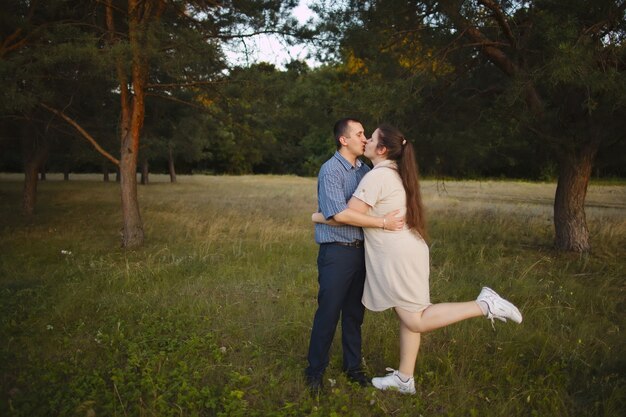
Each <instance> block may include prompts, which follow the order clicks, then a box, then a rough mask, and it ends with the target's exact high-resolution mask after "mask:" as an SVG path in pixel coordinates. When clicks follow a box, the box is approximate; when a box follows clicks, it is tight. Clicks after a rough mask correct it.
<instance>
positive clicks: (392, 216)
mask: <svg viewBox="0 0 626 417" xmlns="http://www.w3.org/2000/svg"><path fill="white" fill-rule="evenodd" d="M368 209H369V206H368V205H367V204H366V203H365V202H364V201H362V200H359V199H358V198H356V197H352V198H351V199H350V201H349V202H348V208H347V209H345V210H344V211H342V212H340V213H337V214H335V215H334V216H333V218H332V219H330V220H326V219H325V218H324V215H323V214H322V213H313V215H312V216H311V220H313V222H315V223H324V224H328V225H330V226H340V225H342V224H349V225H351V226H358V227H371V228H382V229H385V230H402V228H403V227H404V219H403V218H401V217H397V216H398V213H399V212H400V210H394V211H391V212H389V213H387V214H385V216H384V217H375V216H370V215H367V214H365V213H366V212H367V210H368Z"/></svg>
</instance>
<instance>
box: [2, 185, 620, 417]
mask: <svg viewBox="0 0 626 417" xmlns="http://www.w3.org/2000/svg"><path fill="white" fill-rule="evenodd" d="M151 180H152V182H151V184H150V185H147V186H140V188H139V200H140V206H141V210H142V218H143V221H144V226H145V231H146V244H145V246H143V247H142V248H140V249H138V250H134V251H125V250H122V249H121V248H120V247H119V246H120V234H119V230H120V227H121V213H120V197H119V187H118V185H117V184H116V183H115V182H110V183H105V182H102V181H100V177H99V176H88V175H83V176H72V180H71V181H61V180H60V177H58V176H55V175H54V174H49V175H48V180H47V181H43V182H40V184H39V191H38V201H37V209H36V215H35V216H34V217H33V218H30V219H29V218H25V217H22V216H21V214H20V210H19V207H20V202H21V188H22V184H21V182H20V177H19V176H14V175H6V174H3V175H0V341H1V343H0V415H1V416H28V417H32V416H90V417H93V416H219V417H222V416H259V417H261V416H263V417H264V416H276V417H279V416H280V417H282V416H333V417H335V416H337V417H338V416H490V417H496V416H550V417H559V416H577V417H579V416H623V415H626V337H625V336H624V334H623V333H622V332H623V331H625V330H626V314H625V313H626V293H625V289H626V185H624V184H620V183H617V184H592V185H591V186H590V189H589V193H588V197H587V220H588V224H589V227H590V230H591V236H592V247H593V251H592V252H591V253H589V254H584V255H579V254H565V253H558V252H555V251H553V250H552V239H553V225H552V201H553V200H552V199H553V196H554V190H555V184H553V183H528V182H515V181H458V182H455V181H446V182H441V181H435V180H426V181H424V182H423V184H422V192H423V194H424V197H425V204H426V206H427V208H428V219H429V232H430V236H431V241H430V249H431V297H432V301H433V302H443V301H465V300H469V299H474V298H475V297H476V296H477V294H478V292H479V291H480V288H481V286H483V285H488V286H490V287H492V288H494V289H495V290H496V291H498V292H499V293H501V294H502V295H503V296H505V297H506V298H509V299H510V300H511V301H513V302H514V303H516V304H517V305H518V306H519V307H520V310H521V311H522V313H523V314H524V321H523V323H522V324H521V325H516V324H514V323H502V322H496V323H495V329H494V328H492V325H491V323H490V322H489V321H488V320H486V319H473V320H469V321H465V322H462V323H458V324H455V325H452V326H450V327H447V328H445V329H440V330H437V331H434V332H432V333H429V334H426V335H424V337H423V338H422V340H423V343H422V347H421V351H420V355H419V358H418V365H417V370H416V375H415V379H416V386H417V395H415V396H403V395H401V394H398V393H390V392H379V391H377V390H376V389H374V388H359V387H357V386H355V385H353V384H351V383H349V382H348V381H347V380H346V379H345V377H344V376H343V374H342V373H341V345H340V337H339V335H340V333H339V332H338V333H337V335H336V337H335V342H334V344H333V348H332V352H331V364H330V367H329V369H328V370H327V373H326V376H325V378H326V389H325V391H324V393H323V395H321V396H319V397H312V396H311V395H310V394H309V393H308V391H307V389H306V387H305V384H304V379H303V369H304V367H305V365H306V351H307V347H308V338H309V332H310V326H311V322H312V318H313V313H314V311H315V308H316V295H317V270H316V255H317V245H316V244H315V243H314V241H313V226H312V224H311V223H310V214H311V213H312V212H313V211H314V210H315V208H316V196H315V193H316V182H315V179H314V178H299V177H291V176H239V177H230V176H201V175H195V176H179V178H178V181H179V182H178V183H176V184H170V183H168V182H167V178H166V177H164V176H157V175H152V176H151ZM363 337H364V346H363V356H364V365H365V368H366V369H367V371H368V373H369V374H371V375H382V374H383V373H384V371H385V367H387V366H391V367H395V366H397V362H398V325H397V320H396V318H395V316H394V314H393V313H392V312H391V311H387V312H383V313H372V312H367V313H366V317H365V323H364V326H363Z"/></svg>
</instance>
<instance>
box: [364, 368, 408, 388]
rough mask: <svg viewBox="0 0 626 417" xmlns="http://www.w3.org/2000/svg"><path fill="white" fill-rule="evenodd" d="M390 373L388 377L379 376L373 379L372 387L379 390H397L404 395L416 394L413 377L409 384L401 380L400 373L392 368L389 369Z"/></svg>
mask: <svg viewBox="0 0 626 417" xmlns="http://www.w3.org/2000/svg"><path fill="white" fill-rule="evenodd" d="M387 371H390V373H388V374H387V375H386V376H379V377H376V378H372V385H374V386H375V387H376V388H378V389H379V390H383V391H384V390H395V391H399V392H401V393H402V394H415V379H413V377H411V378H410V379H409V380H408V381H407V382H404V381H402V380H401V379H400V375H398V371H396V370H395V369H392V368H387Z"/></svg>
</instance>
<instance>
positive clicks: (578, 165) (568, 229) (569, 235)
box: [554, 143, 598, 252]
mask: <svg viewBox="0 0 626 417" xmlns="http://www.w3.org/2000/svg"><path fill="white" fill-rule="evenodd" d="M597 151H598V145H597V144H595V143H594V144H590V145H587V146H585V147H583V148H582V149H580V150H578V151H562V154H561V155H560V158H559V179H558V184H557V187H556V195H555V197H554V231H555V240H554V245H555V247H556V249H558V250H564V251H573V252H588V251H589V250H590V249H591V245H590V243H589V229H588V227H587V219H586V216H585V197H586V196H587V187H588V185H589V178H590V177H591V170H592V167H593V160H594V159H595V156H596V153H597Z"/></svg>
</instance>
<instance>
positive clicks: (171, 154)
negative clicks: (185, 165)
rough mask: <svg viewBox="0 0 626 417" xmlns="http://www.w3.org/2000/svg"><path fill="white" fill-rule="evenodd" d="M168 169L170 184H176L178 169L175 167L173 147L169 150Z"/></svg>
mask: <svg viewBox="0 0 626 417" xmlns="http://www.w3.org/2000/svg"><path fill="white" fill-rule="evenodd" d="M167 168H168V170H169V172H170V182H172V183H175V182H176V169H175V167H174V152H173V151H172V147H171V146H170V148H169V153H168V159H167Z"/></svg>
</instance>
